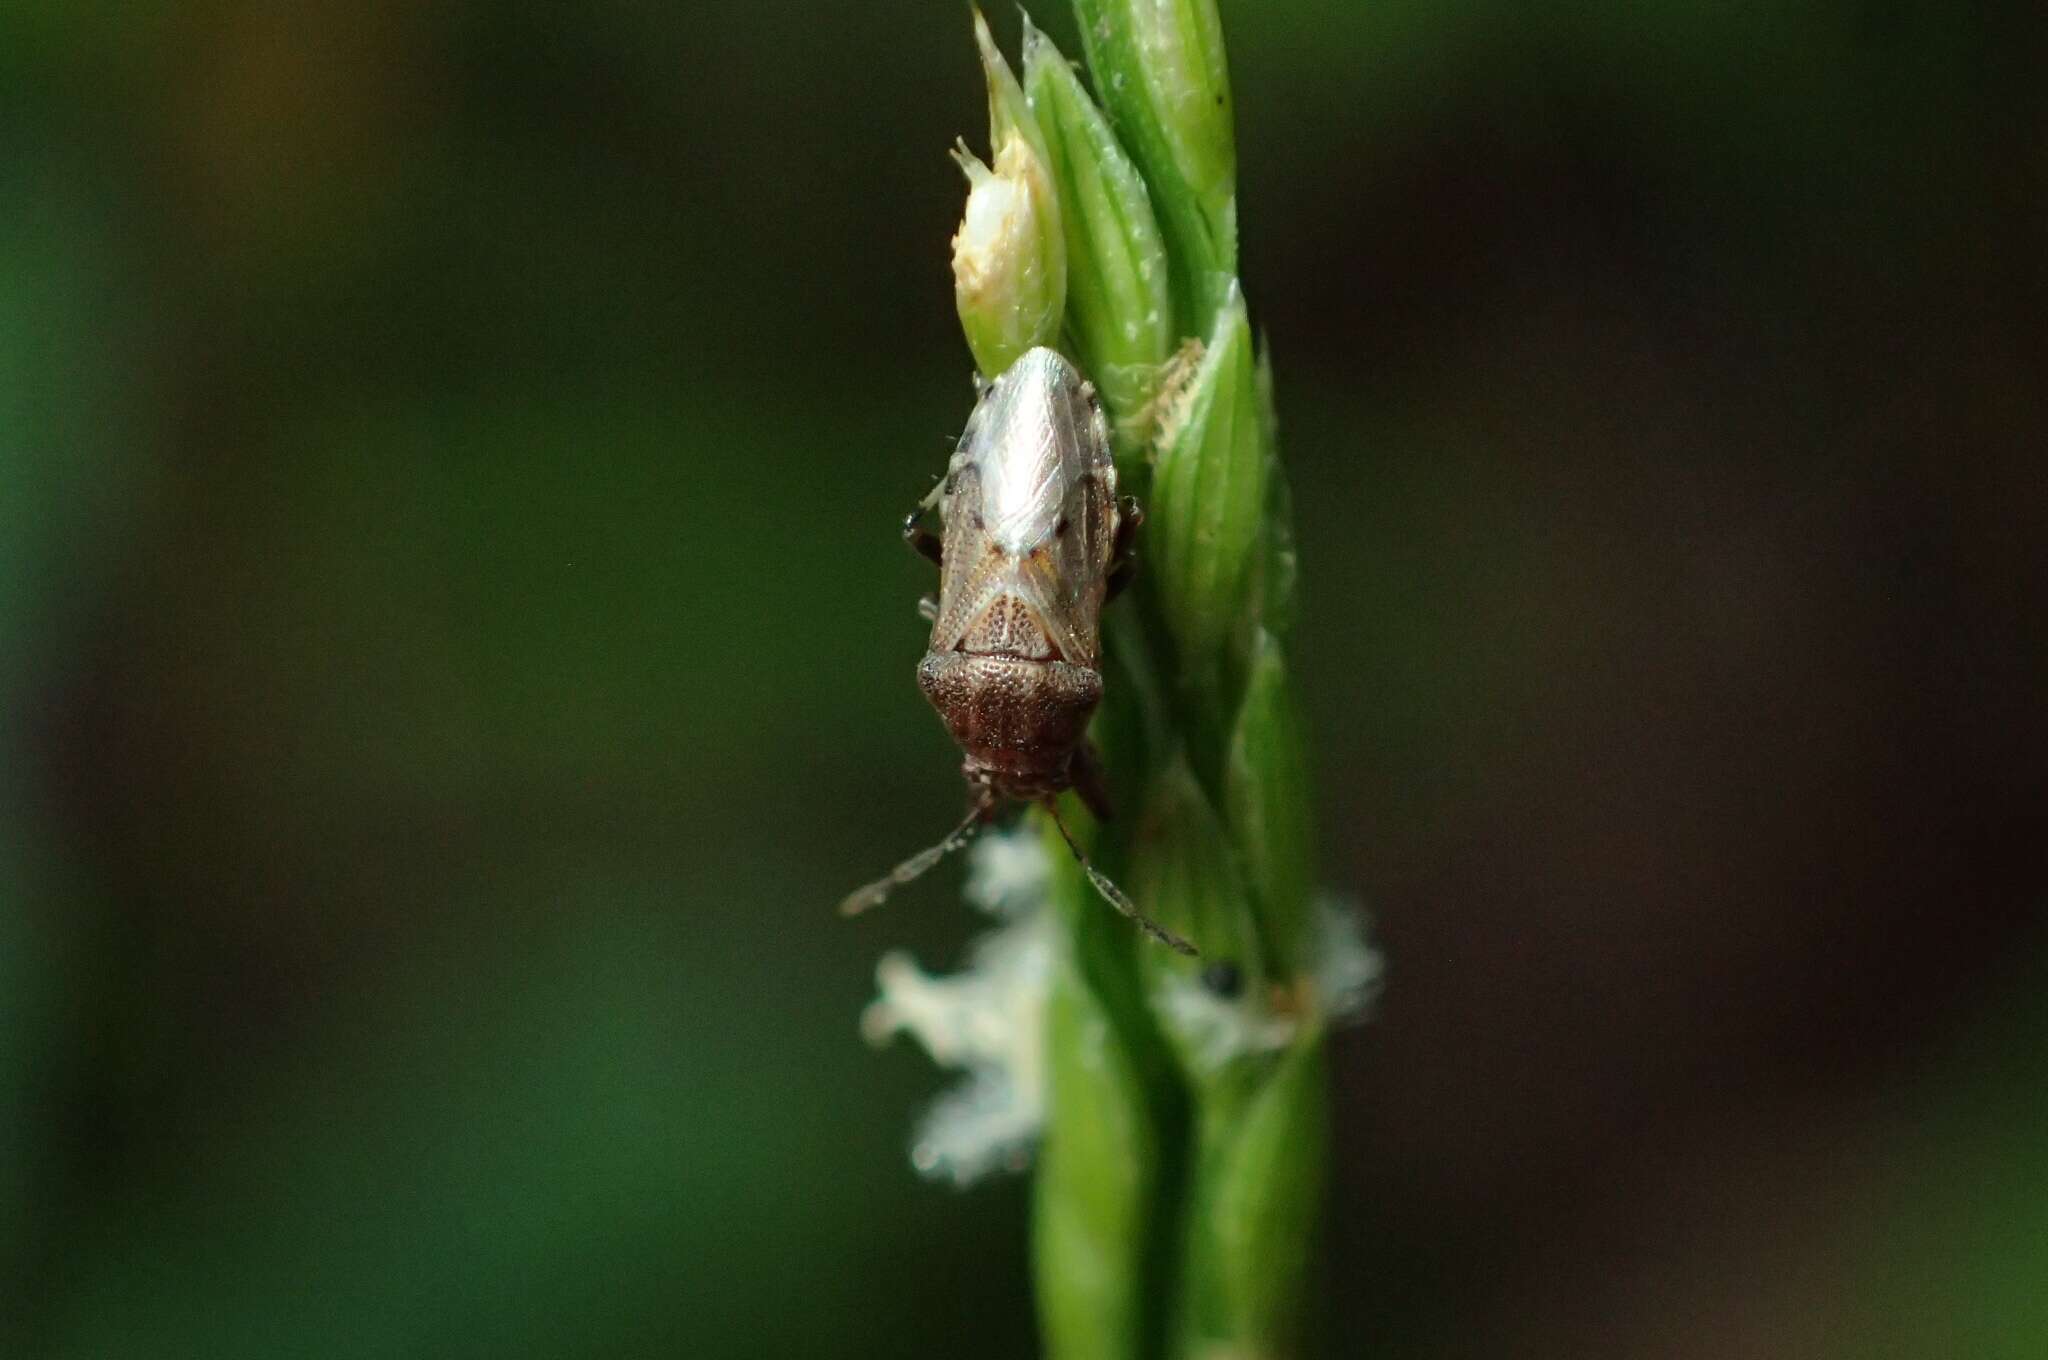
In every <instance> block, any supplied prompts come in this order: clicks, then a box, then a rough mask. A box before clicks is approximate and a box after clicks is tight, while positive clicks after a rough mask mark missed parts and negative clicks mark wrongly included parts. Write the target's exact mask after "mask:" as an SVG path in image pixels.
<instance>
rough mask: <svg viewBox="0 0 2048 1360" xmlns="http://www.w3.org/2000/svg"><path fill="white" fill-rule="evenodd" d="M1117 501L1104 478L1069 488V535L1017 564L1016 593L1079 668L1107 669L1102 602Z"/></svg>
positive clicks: (1042, 546)
mask: <svg viewBox="0 0 2048 1360" xmlns="http://www.w3.org/2000/svg"><path fill="white" fill-rule="evenodd" d="M1115 516H1116V501H1115V498H1114V497H1113V496H1112V495H1110V494H1109V493H1108V491H1107V490H1106V489H1105V487H1104V485H1103V481H1102V479H1101V478H1099V477H1096V476H1089V477H1084V478H1081V479H1079V480H1077V481H1076V482H1075V483H1074V484H1073V485H1072V487H1070V488H1069V492H1068V496H1067V504H1066V510H1065V514H1064V516H1063V518H1064V520H1065V522H1066V523H1067V525H1068V528H1067V531H1066V532H1065V533H1064V534H1061V535H1058V536H1056V537H1053V538H1049V539H1047V540H1046V541H1045V542H1043V543H1041V544H1039V545H1038V547H1037V548H1036V549H1035V550H1033V551H1032V552H1031V553H1029V554H1027V555H1025V556H1024V557H1021V558H1019V559H1017V560H1016V569H1015V571H1014V572H1013V573H1012V576H1011V585H1010V588H1011V589H1012V590H1013V591H1014V592H1015V593H1016V594H1017V595H1019V596H1020V597H1022V598H1023V600H1024V602H1025V603H1026V604H1028V605H1030V606H1031V608H1032V610H1033V612H1035V613H1036V614H1037V615H1038V617H1039V619H1040V620H1041V621H1042V622H1043V623H1044V625H1045V631H1046V636H1047V637H1049V638H1051V639H1052V643H1053V645H1054V646H1055V647H1058V648H1059V650H1060V654H1061V655H1062V656H1064V657H1065V658H1066V659H1067V660H1068V661H1070V662H1072V663H1074V664H1075V665H1077V666H1087V667H1089V668H1090V669H1095V668H1097V667H1098V666H1099V665H1100V664H1101V650H1102V649H1101V615H1102V598H1103V595H1104V594H1105V593H1106V591H1107V588H1108V581H1109V555H1110V551H1111V547H1112V544H1113V542H1114V539H1115V537H1116V524H1115Z"/></svg>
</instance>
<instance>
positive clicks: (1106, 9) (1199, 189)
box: [1074, 0, 1237, 328]
mask: <svg viewBox="0 0 2048 1360" xmlns="http://www.w3.org/2000/svg"><path fill="white" fill-rule="evenodd" d="M1074 10H1075V12H1076V14H1077V15H1078V16H1079V17H1080V20H1081V37H1082V44H1083V45H1084V46H1085V47H1086V48H1087V53H1088V65H1089V66H1090V68H1092V69H1093V70H1094V72H1095V82H1096V93H1097V94H1098V95H1100V97H1101V99H1102V103H1103V107H1104V108H1105V109H1106V110H1107V111H1108V113H1109V117H1110V121H1111V122H1112V123H1113V124H1114V125H1115V126H1116V129H1117V131H1118V132H1119V133H1120V134H1122V136H1123V139H1124V143H1125V145H1127V146H1129V147H1130V149H1131V153H1132V155H1133V156H1134V157H1135V158H1136V160H1137V162H1138V165H1139V167H1140V168H1141V169H1142V170H1143V172H1144V175H1145V178H1146V180H1147V181H1148V182H1149V183H1150V184H1151V186H1152V190H1153V193H1154V196H1155V198H1156V200H1157V202H1158V206H1159V215H1160V218H1161V220H1162V221H1163V222H1164V223H1165V225H1166V228H1167V238H1168V241H1169V243H1170V245H1171V247H1172V250H1173V255H1174V259H1175V266H1176V269H1177V270H1179V271H1180V279H1179V285H1178V286H1179V287H1180V288H1181V289H1182V290H1183V302H1184V304H1185V305H1187V306H1188V307H1189V308H1191V311H1190V315H1191V316H1192V317H1193V318H1194V320H1195V323H1196V325H1197V326H1198V327H1200V328H1206V327H1207V325H1208V322H1209V320H1210V319H1211V318H1212V317H1213V316H1214V315H1215V312H1216V311H1217V309H1218V308H1219V307H1221V306H1222V305H1223V301H1224V292H1225V290H1226V289H1227V288H1228V286H1229V284H1230V281H1231V279H1232V277H1233V276H1234V275H1235V274H1236V272H1237V198H1236V195H1237V146H1236V140H1235V137H1234V135H1233V133H1232V130H1231V102H1230V77H1229V72H1228V69H1227V66H1226V63H1225V60H1224V53H1223V27H1222V24H1221V22H1220V21H1219V20H1218V19H1217V16H1216V6H1215V2H1214V0H1075V4H1074Z"/></svg>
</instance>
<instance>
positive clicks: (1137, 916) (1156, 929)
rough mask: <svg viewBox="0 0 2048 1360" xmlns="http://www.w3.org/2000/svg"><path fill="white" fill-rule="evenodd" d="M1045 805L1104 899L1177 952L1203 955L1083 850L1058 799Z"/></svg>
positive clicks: (1068, 847) (1193, 956) (1089, 878)
mask: <svg viewBox="0 0 2048 1360" xmlns="http://www.w3.org/2000/svg"><path fill="white" fill-rule="evenodd" d="M1045 808H1046V811H1048V812H1050V813H1051V814H1052V824H1053V825H1054V826H1056V827H1058V828H1059V829H1060V839H1061V840H1063V841H1065V842H1066V843H1067V849H1069V850H1071V851H1073V852H1074V860H1075V862H1076V863H1078V864H1079V865H1080V866H1081V872H1082V873H1084V874H1086V875H1088V881H1089V883H1091V884H1093V885H1094V888H1095V891H1096V892H1098V893H1100V894H1102V900H1103V901H1105V902H1107V903H1109V905H1111V906H1112V907H1115V908H1116V909H1117V910H1118V911H1120V912H1122V913H1123V914H1124V915H1125V916H1127V917H1129V918H1130V919H1131V920H1132V921H1133V922H1134V923H1135V924H1136V925H1137V927H1138V929H1140V930H1142V931H1144V932H1145V933H1146V934H1147V935H1149V936H1151V937H1152V938H1153V939H1155V940H1157V941H1158V942H1159V943H1161V944H1163V945H1165V946H1166V947H1167V948H1168V949H1171V950H1172V951H1173V952H1174V953H1176V954H1185V955H1187V956H1188V957H1189V958H1200V957H1201V951H1200V950H1198V949H1196V948H1195V947H1194V946H1193V945H1191V944H1189V943H1188V942H1187V941H1186V940H1184V939H1182V938H1181V937H1180V936H1178V935H1176V934H1174V933H1173V932H1172V931H1170V930H1168V929H1167V928H1166V927H1165V926H1162V925H1160V924H1159V923H1158V922H1157V921H1155V920H1153V919H1152V918H1151V917H1149V916H1147V915H1146V914H1145V913H1144V912H1142V911H1140V910H1138V904H1137V903H1135V902H1133V901H1131V899H1130V897H1129V896H1128V895H1127V894H1126V893H1125V892H1124V890H1123V889H1122V888H1119V887H1118V886H1117V885H1116V884H1115V883H1113V882H1112V881H1110V877H1109V875H1108V874H1105V873H1103V872H1102V870H1100V869H1098V868H1096V867H1095V865H1094V862H1093V861H1091V860H1090V859H1089V858H1088V856H1086V855H1084V854H1082V853H1081V847H1080V846H1079V845H1077V844H1075V842H1074V837H1073V833H1072V832H1070V831H1068V830H1067V824H1066V823H1065V822H1063V821H1061V820H1060V804H1059V799H1057V798H1048V799H1046V800H1045Z"/></svg>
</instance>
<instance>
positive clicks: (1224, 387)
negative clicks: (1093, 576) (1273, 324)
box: [1146, 292, 1272, 673]
mask: <svg viewBox="0 0 2048 1360" xmlns="http://www.w3.org/2000/svg"><path fill="white" fill-rule="evenodd" d="M1253 372H1254V370H1253V365H1252V338H1251V329H1250V327H1249V326H1248V325H1247V323H1246V320H1245V313H1244V302H1243V300H1242V299H1241V298H1239V297H1238V296H1237V295H1236V294H1235V292H1233V293H1232V295H1231V297H1230V300H1229V303H1228V305H1227V306H1226V307H1225V308H1224V310H1223V312H1222V313H1221V315H1219V316H1218V318H1217V322H1216V327H1215V329H1214V330H1213V331H1212V332H1211V333H1210V335H1209V339H1208V348H1207V350H1206V351H1205V352H1204V353H1203V355H1202V357H1201V360H1200V363H1199V365H1198V366H1197V367H1196V369H1195V373H1194V376H1193V377H1192V378H1191V379H1190V380H1189V381H1188V383H1187V385H1186V387H1185V389H1184V390H1183V391H1181V392H1180V393H1179V394H1178V396H1177V398H1176V399H1175V400H1174V401H1173V403H1172V406H1171V409H1170V410H1168V411H1167V412H1166V413H1165V416H1164V418H1163V420H1162V422H1161V428H1160V434H1159V446H1160V454H1159V461H1158V466H1157V468H1156V469H1155V471H1154V475H1153V483H1152V500H1151V504H1150V506H1149V507H1148V509H1149V512H1150V516H1151V518H1150V519H1148V520H1147V522H1146V529H1147V533H1148V534H1149V535H1150V541H1151V543H1152V552H1151V564H1152V566H1153V570H1154V573H1155V574H1154V580H1155V581H1156V583H1157V591H1158V596H1159V600H1160V602H1161V604H1162V606H1163V608H1164V611H1165V615H1166V620H1167V623H1168V625H1169V626H1170V627H1171V629H1172V631H1173V635H1174V638H1175V641H1176V642H1177V643H1178V644H1179V648H1180V654H1181V661H1182V663H1183V667H1184V668H1186V669H1189V670H1191V671H1195V672H1198V673H1205V672H1206V671H1207V670H1209V669H1213V667H1214V665H1215V663H1216V662H1217V661H1218V660H1220V658H1221V657H1222V655H1223V652H1224V649H1225V646H1226V644H1227V643H1228V642H1229V641H1230V640H1231V639H1232V637H1233V636H1235V635H1239V634H1241V633H1242V631H1243V629H1244V627H1245V625H1246V621H1247V615H1248V613H1254V614H1255V613H1256V612H1257V611H1256V610H1255V609H1254V608H1253V606H1252V601H1251V598H1250V591H1249V590H1248V586H1249V584H1250V583H1251V582H1252V580H1253V576H1254V572H1253V568H1254V566H1255V564H1256V557H1257V554H1258V553H1259V551H1260V549H1261V533H1262V531H1263V528H1264V525H1265V521H1266V517H1267V499H1268V496H1267V491H1268V482H1269V479H1270V473H1271V461H1272V458H1271V452H1270V450H1269V449H1268V448H1267V446H1266V441H1265V437H1264V432H1263V428H1262V422H1261V418H1260V410H1259V396H1258V390H1257V385H1256V382H1255V381H1254V377H1253Z"/></svg>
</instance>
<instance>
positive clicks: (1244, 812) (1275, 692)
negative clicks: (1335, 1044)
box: [1223, 629, 1315, 978]
mask: <svg viewBox="0 0 2048 1360" xmlns="http://www.w3.org/2000/svg"><path fill="white" fill-rule="evenodd" d="M1223 780H1224V783H1223V804H1224V813H1225V815H1226V816H1227V817H1228V818H1229V820H1230V825H1231V827H1232V829H1233V830H1234V831H1235V832H1236V834H1237V838H1238V844H1240V845H1242V846H1243V847H1244V855H1245V859H1246V861H1247V863H1246V866H1245V867H1246V869H1247V871H1248V875H1249V877H1250V879H1251V883H1252V888H1253V890H1254V892H1255V894H1256V896H1257V899H1258V917H1259V927H1260V935H1261V937H1262V938H1263V940H1264V941H1265V945H1266V950H1267V953H1268V956H1269V957H1270V958H1271V959H1272V960H1273V972H1274V975H1275V976H1276V977H1279V978H1287V977H1290V976H1291V975H1292V974H1293V972H1294V971H1295V970H1296V969H1298V968H1300V967H1302V966H1303V962H1304V960H1303V953H1304V946H1305V943H1306V941H1305V939H1304V931H1305V929H1306V926H1307V922H1308V910H1309V899H1310V895H1311V875H1312V873H1313V866H1314V862H1315V857H1314V850H1313V847H1312V844H1311V837H1310V818H1309V807H1308V770H1307V753H1306V750H1305V746H1304V742H1303V738H1302V728H1301V715H1300V713H1299V712H1298V711H1297V709H1296V707H1295V702H1294V691H1293V686H1292V685H1290V684H1289V683H1288V681H1287V660H1286V657H1285V656H1284V655H1283V654H1282V653H1281V650H1280V644H1279V642H1278V640H1276V639H1275V638H1274V637H1273V635H1272V634H1270V633H1268V632H1266V631H1265V630H1264V629H1260V630H1259V631H1258V633H1257V634H1256V636H1255V637H1254V638H1253V641H1252V649H1251V665H1250V668H1249V672H1248V674H1247V675H1246V677H1245V695H1244V704H1243V707H1242V708H1240V709H1239V711H1238V715H1237V726H1236V728H1235V730H1233V731H1232V732H1231V734H1230V750H1229V754H1228V757H1227V759H1226V762H1225V766H1224V772H1223Z"/></svg>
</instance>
